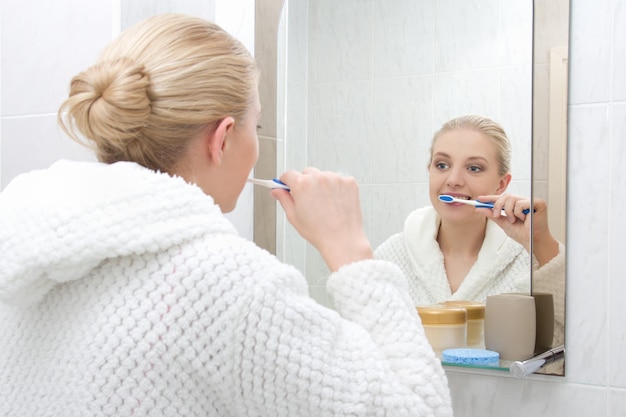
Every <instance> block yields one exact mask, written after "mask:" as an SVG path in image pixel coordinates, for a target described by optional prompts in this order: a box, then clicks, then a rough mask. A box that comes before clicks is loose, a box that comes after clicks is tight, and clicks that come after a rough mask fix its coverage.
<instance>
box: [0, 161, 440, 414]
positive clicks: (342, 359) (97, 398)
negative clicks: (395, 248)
mask: <svg viewBox="0 0 626 417" xmlns="http://www.w3.org/2000/svg"><path fill="white" fill-rule="evenodd" d="M328 290H329V292H330V293H331V295H332V296H333V298H334V300H335V302H336V308H337V311H333V310H330V309H327V308H324V307H323V306H320V305H318V304H316V303H315V302H314V301H313V300H312V299H311V298H309V297H308V294H307V283H306V280H305V279H304V277H302V275H301V274H300V273H299V272H298V271H297V270H296V269H295V268H293V267H291V266H289V265H285V264H283V263H281V262H279V261H278V260H277V259H276V258H275V257H274V256H272V255H271V254H269V253H268V252H266V251H264V250H262V249H260V248H258V247H257V246H255V245H254V244H253V243H252V242H249V241H246V240H245V239H242V238H241V237H239V236H238V235H237V233H236V230H235V228H234V227H233V226H232V224H231V223H230V222H229V221H228V220H227V219H226V218H225V217H224V216H223V215H222V213H221V212H220V210H219V208H218V206H216V205H215V204H214V202H213V200H212V199H211V198H210V197H208V196H206V195H205V194H204V193H203V192H202V191H201V190H200V189H199V188H198V187H196V186H194V185H190V184H187V183H185V182H184V181H183V180H182V179H181V178H174V177H171V176H169V175H167V174H163V173H155V172H153V171H150V170H148V169H145V168H142V167H140V166H139V165H136V164H134V163H125V162H121V163H116V164H112V165H106V164H99V163H90V162H67V161H61V162H59V163H56V164H54V165H53V166H52V167H51V168H49V169H47V170H41V171H34V172H31V173H28V174H24V175H22V176H20V177H18V178H16V179H15V180H14V181H13V182H12V183H11V184H9V185H8V186H7V187H6V189H5V190H4V191H3V192H2V193H0V300H1V301H0V335H1V336H0V337H1V343H0V415H2V416H3V417H18V416H19V417H24V416H37V417H45V416H64V417H70V416H76V417H78V416H80V417H88V416H131V415H132V416H185V417H191V416H263V417H267V416H341V415H362V416H365V415H381V416H382V415H393V416H451V415H452V411H451V403H450V396H449V392H448V388H447V382H446V377H445V374H444V372H443V370H442V367H441V365H440V363H439V362H438V360H437V359H436V357H435V355H434V353H433V351H432V350H431V348H430V347H429V345H428V343H427V340H426V338H425V335H424V331H423V328H422V327H421V325H420V323H419V320H418V318H417V317H416V315H415V309H414V307H413V303H412V302H411V301H410V299H409V298H408V296H407V295H406V294H407V288H406V282H405V278H404V277H403V275H402V273H401V271H400V270H399V269H398V268H397V267H396V266H395V265H393V264H392V263H389V262H384V261H379V260H369V261H362V262H356V263H353V264H350V265H346V266H344V267H343V268H341V269H340V270H339V271H337V272H336V273H334V274H332V275H331V276H330V278H329V280H328Z"/></svg>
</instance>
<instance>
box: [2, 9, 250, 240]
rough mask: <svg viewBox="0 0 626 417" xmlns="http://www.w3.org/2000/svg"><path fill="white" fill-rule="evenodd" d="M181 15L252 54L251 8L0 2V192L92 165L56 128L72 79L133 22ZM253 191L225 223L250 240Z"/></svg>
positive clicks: (244, 195) (85, 152) (245, 194)
mask: <svg viewBox="0 0 626 417" xmlns="http://www.w3.org/2000/svg"><path fill="white" fill-rule="evenodd" d="M162 12H180V13H187V14H194V15H198V16H200V17H204V18H206V19H213V18H214V19H216V20H215V21H216V22H217V23H218V24H220V25H222V26H224V27H225V28H226V29H227V30H228V31H229V32H230V33H232V34H233V35H234V36H236V37H237V38H238V39H240V40H241V41H242V42H243V43H244V44H245V45H246V46H247V47H248V48H249V49H250V51H253V50H254V0H237V2H234V1H232V0H181V1H170V0H159V1H154V0H132V1H131V0H91V1H83V0H58V1H54V2H47V1H40V0H21V1H17V0H10V1H9V0H7V1H5V0H2V2H1V3H0V39H1V40H2V42H1V45H2V46H1V48H2V49H1V51H0V52H1V53H2V62H1V63H0V81H1V82H0V116H1V117H0V189H2V188H4V187H5V186H6V185H7V184H8V183H9V182H10V181H11V180H12V179H13V178H14V177H15V176H16V175H18V174H20V173H22V172H25V171H29V170H31V169H39V168H46V167H47V166H49V165H50V164H51V163H52V162H54V161H56V160H57V159H61V158H66V159H88V160H94V159H95V158H94V156H93V155H92V153H91V152H90V151H88V150H86V149H85V148H83V147H81V146H80V145H78V144H76V143H74V142H72V141H71V140H69V139H67V138H66V137H65V136H64V135H62V134H61V133H60V130H59V129H58V127H57V126H56V120H55V118H56V112H57V109H58V108H59V105H60V104H61V103H62V101H63V100H64V98H65V97H66V95H67V91H68V87H69V83H70V80H71V78H72V77H73V76H74V75H76V74H77V73H78V72H80V71H81V70H83V69H85V68H87V67H88V66H90V65H92V64H93V63H94V62H95V61H96V58H97V56H98V54H99V53H100V51H101V50H102V48H103V47H104V46H105V45H106V44H107V43H108V42H109V41H110V40H111V39H112V36H113V35H114V34H117V32H118V31H119V29H120V28H125V27H127V26H129V25H130V24H132V23H135V22H136V21H138V20H140V19H142V18H144V17H147V16H149V15H152V14H155V13H162ZM252 196H253V194H252V187H247V188H246V189H245V190H244V192H243V193H242V195H241V197H240V199H239V202H238V205H237V209H236V210H235V211H234V212H232V213H229V214H228V215H227V216H228V217H229V219H230V220H231V221H232V222H233V223H234V224H235V225H236V227H237V229H238V230H239V232H240V233H241V234H242V235H243V236H245V237H248V238H250V239H252Z"/></svg>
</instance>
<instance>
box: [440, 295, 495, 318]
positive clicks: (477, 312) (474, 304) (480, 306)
mask: <svg viewBox="0 0 626 417" xmlns="http://www.w3.org/2000/svg"><path fill="white" fill-rule="evenodd" d="M444 305H447V306H459V307H463V308H464V309H465V310H467V319H468V320H480V319H484V318H485V304H484V303H481V302H478V301H468V300H448V301H445V302H444Z"/></svg>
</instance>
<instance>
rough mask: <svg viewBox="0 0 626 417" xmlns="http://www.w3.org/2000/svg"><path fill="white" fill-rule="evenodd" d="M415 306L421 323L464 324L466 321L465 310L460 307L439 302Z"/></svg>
mask: <svg viewBox="0 0 626 417" xmlns="http://www.w3.org/2000/svg"><path fill="white" fill-rule="evenodd" d="M416 308H417V313H418V314H419V316H420V319H421V320H422V324H465V323H466V322H467V312H466V310H465V308H462V307H451V306H445V305H442V304H439V305H431V306H424V307H416Z"/></svg>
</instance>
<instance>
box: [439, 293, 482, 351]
mask: <svg viewBox="0 0 626 417" xmlns="http://www.w3.org/2000/svg"><path fill="white" fill-rule="evenodd" d="M444 305H447V306H457V307H463V308H464V309H465V311H467V347H468V348H475V349H484V348H485V304H484V303H480V302H478V301H466V300H449V301H446V302H445V303H444Z"/></svg>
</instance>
